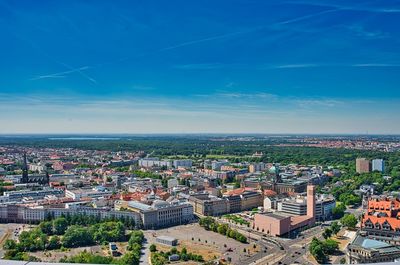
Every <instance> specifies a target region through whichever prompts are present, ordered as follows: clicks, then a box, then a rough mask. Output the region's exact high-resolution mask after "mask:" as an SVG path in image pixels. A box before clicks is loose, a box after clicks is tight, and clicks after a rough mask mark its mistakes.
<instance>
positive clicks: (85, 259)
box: [60, 250, 114, 264]
mask: <svg viewBox="0 0 400 265" xmlns="http://www.w3.org/2000/svg"><path fill="white" fill-rule="evenodd" d="M113 261H114V259H113V258H112V257H103V256H100V255H96V254H92V253H90V252H87V251H86V250H84V251H82V252H81V253H79V254H78V255H75V256H71V257H64V258H61V259H60V262H61V263H85V264H112V263H113Z"/></svg>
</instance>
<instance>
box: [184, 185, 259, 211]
mask: <svg viewBox="0 0 400 265" xmlns="http://www.w3.org/2000/svg"><path fill="white" fill-rule="evenodd" d="M189 203H190V204H192V205H193V209H194V212H195V213H196V214H199V215H201V216H220V215H224V214H227V213H237V212H240V211H247V210H252V209H254V208H257V207H259V206H262V205H263V195H262V194H261V193H258V192H255V191H246V190H243V191H242V192H240V194H229V195H225V196H223V197H222V198H218V197H216V196H212V195H209V194H207V193H198V194H193V195H191V196H190V197H189Z"/></svg>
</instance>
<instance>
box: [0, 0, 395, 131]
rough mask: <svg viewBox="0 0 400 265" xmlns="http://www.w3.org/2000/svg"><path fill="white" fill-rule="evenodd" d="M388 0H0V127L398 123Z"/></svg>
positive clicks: (377, 127) (365, 127)
mask: <svg viewBox="0 0 400 265" xmlns="http://www.w3.org/2000/svg"><path fill="white" fill-rule="evenodd" d="M399 24H400V2H399V1H397V0H388V1H371V2H365V1H356V0H350V1H344V0H338V1H333V0H323V1H315V0H307V1H305V0H304V1H303V0H299V1H278V0H276V1H262V0H258V1H257V0H255V1H248V0H234V1H227V0H221V1H196V2H195V1H184V0H181V1H177V0H176V1H128V0H117V1H105V0H104V1H103V0H99V1H78V0H71V1H66V0H61V1H49V0H45V1H11V0H0V34H1V36H2V41H1V42H0V53H1V56H0V58H1V59H0V124H1V125H0V134H12V133H64V134H68V133H94V134H102V133H126V134H129V133H311V134H320V133H324V134H325V133H329V134H343V133H344V134H348V133H350V134H353V133H354V134H365V133H367V132H368V133H369V134H400V115H399V114H400V89H399V88H400V51H399V49H400V48H399V47H400V28H399V27H398V25H399Z"/></svg>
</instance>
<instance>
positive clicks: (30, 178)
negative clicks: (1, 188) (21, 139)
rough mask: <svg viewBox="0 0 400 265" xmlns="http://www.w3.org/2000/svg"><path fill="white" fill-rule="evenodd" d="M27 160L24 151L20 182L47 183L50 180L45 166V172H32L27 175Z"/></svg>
mask: <svg viewBox="0 0 400 265" xmlns="http://www.w3.org/2000/svg"><path fill="white" fill-rule="evenodd" d="M28 168H29V167H28V160H27V158H26V153H24V165H23V168H22V176H21V179H20V183H23V184H28V183H38V184H40V185H49V182H50V176H49V173H48V172H47V168H44V171H46V174H44V175H43V174H40V175H38V174H33V175H29V170H28Z"/></svg>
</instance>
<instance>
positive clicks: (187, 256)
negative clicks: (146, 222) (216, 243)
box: [150, 244, 204, 265]
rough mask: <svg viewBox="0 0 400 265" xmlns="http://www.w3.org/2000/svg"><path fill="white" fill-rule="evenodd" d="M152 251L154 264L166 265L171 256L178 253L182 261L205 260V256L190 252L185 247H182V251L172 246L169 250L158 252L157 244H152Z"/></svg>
mask: <svg viewBox="0 0 400 265" xmlns="http://www.w3.org/2000/svg"><path fill="white" fill-rule="evenodd" d="M150 251H151V263H152V264H153V265H164V264H166V263H167V262H168V258H169V256H171V255H173V254H176V255H178V256H179V260H181V261H189V260H193V261H198V262H203V261H204V258H203V256H201V255H196V254H193V253H190V252H189V253H188V252H187V249H186V248H185V247H183V248H182V250H181V251H178V250H177V249H176V248H172V249H171V250H170V251H168V252H163V251H160V252H157V247H156V245H154V244H152V245H151V246H150Z"/></svg>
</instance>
